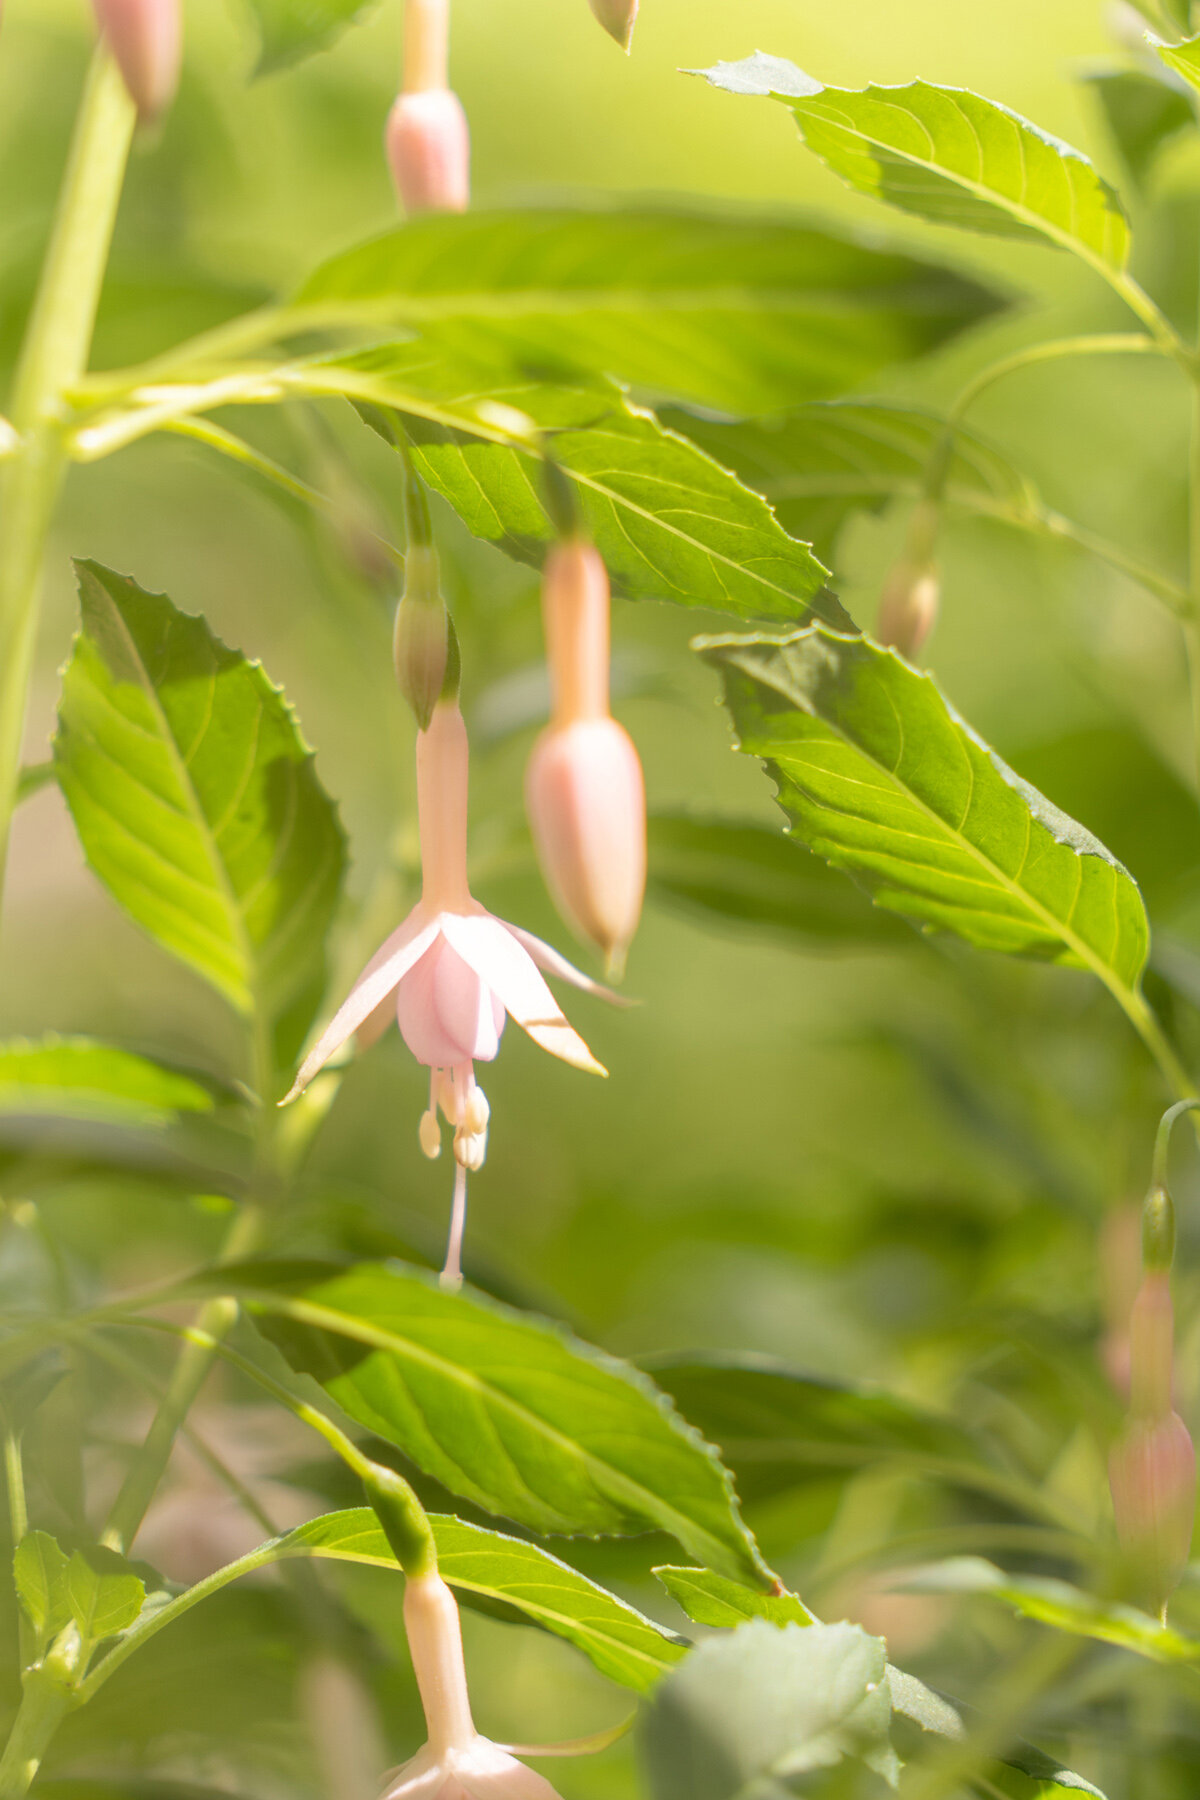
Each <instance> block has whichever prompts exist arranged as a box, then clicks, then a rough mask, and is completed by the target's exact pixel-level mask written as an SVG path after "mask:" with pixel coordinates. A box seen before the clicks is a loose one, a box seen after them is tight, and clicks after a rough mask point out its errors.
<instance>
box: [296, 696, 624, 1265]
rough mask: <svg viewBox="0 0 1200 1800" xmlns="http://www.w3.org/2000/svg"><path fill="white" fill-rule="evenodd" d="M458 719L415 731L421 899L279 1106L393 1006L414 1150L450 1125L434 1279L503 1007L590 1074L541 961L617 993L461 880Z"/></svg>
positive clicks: (462, 757) (483, 1143)
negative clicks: (411, 1106) (424, 1103)
mask: <svg viewBox="0 0 1200 1800" xmlns="http://www.w3.org/2000/svg"><path fill="white" fill-rule="evenodd" d="M467 780H468V745H467V729H466V725H465V724H464V722H463V716H462V713H461V711H460V709H459V705H458V701H457V699H456V698H452V697H446V698H443V699H441V700H439V701H438V704H437V705H436V706H435V707H434V709H433V714H432V717H431V718H430V722H429V729H428V730H427V731H422V732H420V733H419V734H418V736H417V811H418V818H419V825H420V839H421V870H422V890H421V898H420V900H418V902H417V904H416V905H415V906H414V907H413V909H412V911H411V912H410V913H409V915H408V917H407V918H406V919H405V920H404V922H403V924H402V925H400V926H399V927H398V928H397V929H396V930H395V931H394V932H393V933H392V935H391V936H390V937H389V938H388V939H387V941H386V942H385V943H384V944H383V945H382V947H381V948H380V949H379V950H378V951H377V952H376V954H375V955H374V956H373V957H372V958H371V961H370V962H369V963H368V964H367V966H366V968H365V969H364V970H363V972H362V974H361V975H360V976H359V978H358V980H357V981H356V982H355V984H354V987H353V988H352V989H351V991H350V995H349V997H348V998H347V1000H346V1001H345V1003H344V1005H343V1006H342V1007H341V1009H340V1011H339V1012H338V1013H337V1015H336V1016H335V1018H334V1019H333V1021H332V1023H331V1024H330V1025H329V1027H328V1028H327V1029H326V1031H325V1032H323V1033H322V1035H321V1037H320V1038H319V1039H318V1041H317V1043H316V1044H315V1045H314V1046H313V1048H312V1050H311V1051H310V1052H309V1054H308V1056H307V1057H306V1058H305V1060H304V1063H303V1064H302V1066H301V1069H300V1072H299V1074H298V1075H297V1077H296V1082H295V1085H294V1087H293V1088H292V1090H291V1093H289V1094H288V1095H287V1096H286V1099H285V1101H284V1102H283V1104H285V1105H286V1103H287V1101H288V1100H292V1099H294V1098H295V1097H296V1095H297V1094H299V1093H301V1092H302V1090H303V1089H304V1088H305V1087H306V1086H307V1085H308V1083H309V1082H310V1081H311V1080H312V1078H313V1076H314V1075H315V1074H316V1073H317V1071H318V1070H319V1069H320V1068H322V1067H323V1066H324V1064H325V1063H326V1062H328V1060H329V1058H330V1057H331V1056H333V1055H334V1054H335V1052H336V1051H338V1050H339V1049H340V1048H341V1047H342V1045H343V1044H345V1043H346V1042H347V1040H348V1039H349V1038H350V1037H352V1036H353V1035H354V1033H355V1032H357V1031H359V1030H360V1028H362V1027H363V1026H367V1027H368V1031H369V1033H370V1035H372V1036H374V1035H377V1033H376V1032H374V1031H373V1030H372V1029H371V1027H372V1026H373V1025H377V1024H379V1023H380V1021H381V1018H382V1017H383V1015H384V1014H385V1013H386V1012H387V1011H388V1010H389V1009H391V1008H393V1007H394V1009H395V1013H396V1019H397V1023H398V1024H399V1027H400V1033H401V1036H402V1037H403V1038H404V1041H405V1043H406V1044H407V1045H408V1047H409V1049H410V1050H411V1051H412V1053H413V1055H414V1056H415V1057H416V1059H417V1061H418V1062H421V1063H424V1064H425V1066H426V1067H427V1068H428V1069H429V1110H428V1111H427V1112H426V1113H425V1114H424V1116H423V1117H422V1119H421V1124H420V1132H419V1136H420V1143H421V1148H422V1149H423V1150H424V1152H425V1154H426V1155H427V1156H429V1157H436V1156H437V1155H439V1154H440V1151H441V1129H440V1126H439V1124H438V1114H439V1112H440V1114H441V1115H442V1117H444V1118H445V1119H446V1121H447V1122H448V1123H449V1125H450V1127H451V1129H452V1131H453V1134H454V1135H453V1145H454V1157H455V1161H456V1163H457V1164H458V1168H457V1171H456V1176H455V1197H454V1217H453V1223H452V1230H451V1237H450V1244H449V1248H448V1251H447V1256H446V1264H445V1267H444V1269H443V1271H442V1279H443V1283H444V1284H445V1285H446V1286H448V1287H457V1286H458V1285H459V1282H460V1281H461V1279H462V1271H461V1260H460V1258H461V1246H462V1231H463V1223H464V1219H465V1213H466V1175H467V1171H468V1170H469V1169H470V1170H474V1169H478V1168H480V1167H481V1166H482V1164H483V1160H484V1157H485V1155H486V1153H487V1132H488V1116H489V1109H488V1103H487V1099H486V1096H485V1095H484V1093H483V1090H482V1089H481V1088H480V1087H479V1085H478V1084H477V1082H476V1080H475V1064H476V1063H477V1062H491V1061H492V1060H493V1058H494V1057H495V1056H496V1054H497V1053H498V1051H499V1049H500V1039H501V1035H502V1034H503V1031H504V1026H505V1023H506V1019H507V1018H509V1017H511V1018H513V1019H515V1020H516V1022H517V1024H518V1025H520V1026H521V1027H522V1029H523V1030H524V1031H527V1032H528V1034H529V1036H530V1037H531V1038H532V1039H533V1041H534V1042H535V1043H536V1044H539V1045H540V1046H541V1048H542V1049H543V1050H548V1051H549V1052H550V1054H551V1055H552V1056H557V1057H559V1058H560V1059H561V1060H562V1061H563V1062H566V1063H570V1064H571V1066H572V1067H573V1068H576V1069H584V1070H587V1071H588V1072H589V1073H591V1074H594V1075H604V1074H606V1073H607V1071H606V1070H605V1069H604V1068H603V1067H602V1066H601V1064H600V1063H598V1062H597V1061H596V1059H595V1057H594V1056H593V1055H592V1053H591V1051H590V1050H589V1049H588V1047H587V1045H586V1044H585V1043H584V1041H583V1039H582V1038H581V1037H580V1036H579V1034H578V1032H576V1031H575V1030H573V1029H572V1027H571V1026H570V1025H569V1024H568V1023H567V1020H566V1018H565V1017H564V1016H563V1013H562V1011H561V1009H560V1008H559V1005H558V1003H557V1001H556V1000H555V998H554V996H553V994H552V993H551V992H550V989H549V988H548V987H547V985H546V982H545V980H544V979H543V977H542V975H541V973H540V970H542V969H544V970H546V971H547V972H548V973H549V974H551V975H556V976H558V977H560V978H561V979H563V980H565V981H570V982H573V983H574V985H575V986H576V987H579V988H583V989H584V990H585V991H587V992H589V993H593V994H602V995H604V996H605V997H606V998H608V999H613V1000H615V999H616V996H615V995H611V994H608V993H607V990H606V989H604V988H602V987H600V986H599V985H598V983H596V982H594V981H591V980H589V979H588V977H587V976H586V975H584V974H582V973H581V971H580V970H578V969H575V968H573V967H572V966H571V964H570V963H569V962H567V961H566V960H565V959H564V958H563V957H561V956H559V955H558V953H557V952H556V951H554V950H552V949H551V948H550V946H549V945H548V944H543V943H542V942H541V940H540V939H539V938H536V937H534V936H532V935H531V933H529V932H527V931H522V930H521V929H520V927H519V926H516V925H509V924H506V923H505V922H504V921H503V920H501V919H497V918H494V917H493V916H492V914H491V913H489V912H488V911H487V909H486V908H485V907H483V906H481V905H480V904H479V902H478V901H477V900H475V899H474V898H473V897H472V894H471V890H470V886H469V884H468V881H467Z"/></svg>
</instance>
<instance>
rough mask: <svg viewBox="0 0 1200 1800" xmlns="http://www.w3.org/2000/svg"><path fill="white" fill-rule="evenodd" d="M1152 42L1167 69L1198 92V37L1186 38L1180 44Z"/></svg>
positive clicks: (1157, 40)
mask: <svg viewBox="0 0 1200 1800" xmlns="http://www.w3.org/2000/svg"><path fill="white" fill-rule="evenodd" d="M1152 41H1153V44H1154V48H1155V49H1156V50H1157V51H1158V54H1159V56H1160V57H1161V58H1162V60H1163V62H1164V63H1166V65H1167V67H1168V69H1172V70H1174V72H1175V74H1176V75H1181V76H1182V77H1183V79H1184V80H1185V81H1186V82H1187V84H1188V86H1189V87H1193V88H1196V89H1197V90H1198V91H1200V37H1192V38H1186V39H1185V40H1184V42H1183V43H1182V44H1164V43H1162V42H1160V40H1159V39H1157V38H1154V39H1152Z"/></svg>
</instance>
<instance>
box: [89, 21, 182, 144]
mask: <svg viewBox="0 0 1200 1800" xmlns="http://www.w3.org/2000/svg"><path fill="white" fill-rule="evenodd" d="M93 5H94V7H95V11H96V23H97V24H98V25H99V27H100V30H101V31H102V32H103V34H104V36H105V38H106V39H107V41H108V45H109V48H110V49H111V51H112V53H113V56H114V57H115V58H116V63H117V67H118V68H119V69H120V71H121V78H122V80H123V81H124V83H125V86H126V88H127V90H128V92H129V97H130V99H131V100H132V101H133V103H134V105H135V106H136V107H137V110H138V117H139V119H141V120H142V122H143V123H149V122H152V121H153V120H155V119H157V118H159V117H160V116H161V115H162V114H163V113H164V112H165V111H166V110H167V108H168V107H169V106H170V104H171V102H172V100H173V99H174V98H175V92H176V89H177V88H178V86H179V75H180V70H181V68H182V64H183V11H182V7H181V4H180V0H93Z"/></svg>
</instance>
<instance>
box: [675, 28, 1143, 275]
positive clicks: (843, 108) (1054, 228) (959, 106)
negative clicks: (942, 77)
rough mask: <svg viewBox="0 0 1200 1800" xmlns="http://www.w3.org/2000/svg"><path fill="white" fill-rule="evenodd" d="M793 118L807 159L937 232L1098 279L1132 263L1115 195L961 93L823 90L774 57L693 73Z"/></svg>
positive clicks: (915, 85)
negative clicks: (1037, 245)
mask: <svg viewBox="0 0 1200 1800" xmlns="http://www.w3.org/2000/svg"><path fill="white" fill-rule="evenodd" d="M697 72H698V73H700V74H703V75H704V76H705V77H706V79H707V80H708V81H710V82H711V83H712V85H713V86H714V87H718V88H724V89H725V90H726V91H728V92H729V93H734V94H764V95H770V96H771V97H772V98H773V99H777V100H782V101H783V102H784V103H785V104H786V105H787V106H788V107H789V108H790V109H791V111H792V112H793V114H794V115H795V118H796V122H797V124H798V125H799V127H800V130H801V133H802V134H803V137H804V140H805V142H806V143H807V145H808V147H809V149H810V150H813V151H815V152H816V154H817V155H818V156H819V157H820V158H821V159H822V161H823V162H825V163H827V164H828V165H829V167H830V168H831V169H832V170H833V171H834V172H835V174H838V175H840V176H841V177H842V178H843V180H845V181H846V182H848V183H849V185H850V186H851V187H852V188H856V189H857V190H858V192H859V193H862V194H871V195H874V196H875V197H876V198H878V199H880V200H886V201H888V202H889V203H890V204H891V205H893V206H898V207H900V208H902V209H903V211H905V212H910V213H916V214H918V215H919V216H920V217H921V218H923V219H932V220H934V221H936V222H937V223H939V224H942V225H955V226H959V227H963V228H966V229H969V230H972V231H985V232H990V233H993V234H995V235H997V236H999V237H1015V238H1026V239H1030V238H1031V239H1035V240H1038V241H1040V242H1042V243H1048V244H1053V245H1055V246H1057V247H1058V248H1060V249H1065V250H1073V251H1074V252H1075V254H1076V255H1078V256H1081V257H1083V259H1084V260H1085V261H1086V262H1089V263H1092V264H1093V265H1095V266H1098V267H1100V268H1101V269H1103V270H1106V271H1110V272H1111V271H1116V272H1119V271H1121V270H1123V269H1124V268H1125V265H1126V262H1127V261H1128V257H1129V226H1128V222H1127V221H1126V218H1125V212H1124V209H1123V207H1122V205H1121V201H1120V198H1119V196H1118V195H1117V194H1116V193H1115V191H1114V190H1113V189H1112V188H1111V187H1110V186H1109V184H1108V183H1107V182H1106V181H1104V180H1102V179H1101V177H1100V176H1099V175H1097V173H1096V171H1095V169H1094V168H1093V167H1092V165H1091V163H1090V162H1089V161H1088V159H1087V157H1086V156H1084V155H1082V154H1081V153H1080V151H1078V150H1074V149H1072V148H1071V146H1070V144H1064V143H1063V142H1062V140H1061V139H1060V138H1056V137H1052V136H1051V134H1050V133H1049V132H1047V131H1043V130H1041V128H1040V127H1039V126H1037V125H1033V124H1031V123H1030V121H1029V120H1028V119H1023V118H1022V117H1021V115H1020V114H1019V113H1015V112H1012V111H1010V110H1009V108H1008V107H1007V106H1000V105H998V104H997V103H996V102H995V101H993V100H984V99H982V98H981V97H980V96H979V95H978V94H972V93H969V92H967V90H966V89H965V88H944V87H933V86H931V85H930V84H929V83H928V82H925V81H914V82H912V83H910V84H909V85H908V86H907V87H868V88H864V89H862V90H861V91H857V90H850V89H846V88H833V87H825V86H823V85H822V83H821V82H819V81H814V80H813V79H812V77H811V76H810V75H805V74H804V73H803V71H802V70H800V69H797V68H796V67H795V65H794V64H792V63H789V62H784V61H783V60H782V59H780V58H779V57H772V56H762V55H759V56H753V57H749V58H747V60H746V61H745V62H740V63H718V64H717V65H716V67H715V68H713V69H704V70H699V71H697Z"/></svg>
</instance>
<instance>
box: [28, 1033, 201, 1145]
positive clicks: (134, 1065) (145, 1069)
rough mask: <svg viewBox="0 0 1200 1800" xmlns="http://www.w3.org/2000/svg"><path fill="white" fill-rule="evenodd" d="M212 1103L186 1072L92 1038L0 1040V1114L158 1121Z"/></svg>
mask: <svg viewBox="0 0 1200 1800" xmlns="http://www.w3.org/2000/svg"><path fill="white" fill-rule="evenodd" d="M213 1103H214V1102H213V1094H212V1092H211V1090H210V1089H209V1088H207V1087H204V1086H202V1085H201V1083H200V1082H198V1081H194V1080H193V1079H192V1078H191V1076H189V1075H183V1074H180V1073H179V1072H178V1071H177V1070H175V1069H169V1068H164V1066H163V1065H162V1064H161V1063H156V1062H152V1061H151V1060H150V1058H149V1057H148V1056H137V1055H135V1054H134V1053H133V1052H132V1051H129V1050H119V1049H117V1048H116V1047H115V1046H114V1045H112V1044H104V1043H101V1042H99V1040H97V1039H95V1038H81V1037H71V1038H61V1037H55V1036H48V1037H44V1038H39V1039H36V1040H32V1039H26V1038H10V1039H8V1041H7V1042H0V1115H3V1114H6V1113H7V1114H20V1115H21V1116H23V1117H25V1116H28V1115H30V1114H35V1113H36V1114H46V1115H50V1116H53V1117H59V1118H72V1119H86V1120H93V1119H94V1120H97V1121H100V1122H103V1123H106V1124H107V1123H111V1124H116V1125H131V1126H137V1125H140V1126H159V1125H164V1124H167V1123H169V1121H170V1120H171V1119H172V1118H173V1117H174V1116H175V1114H177V1113H181V1112H191V1113H194V1112H211V1111H212V1108H213Z"/></svg>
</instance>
